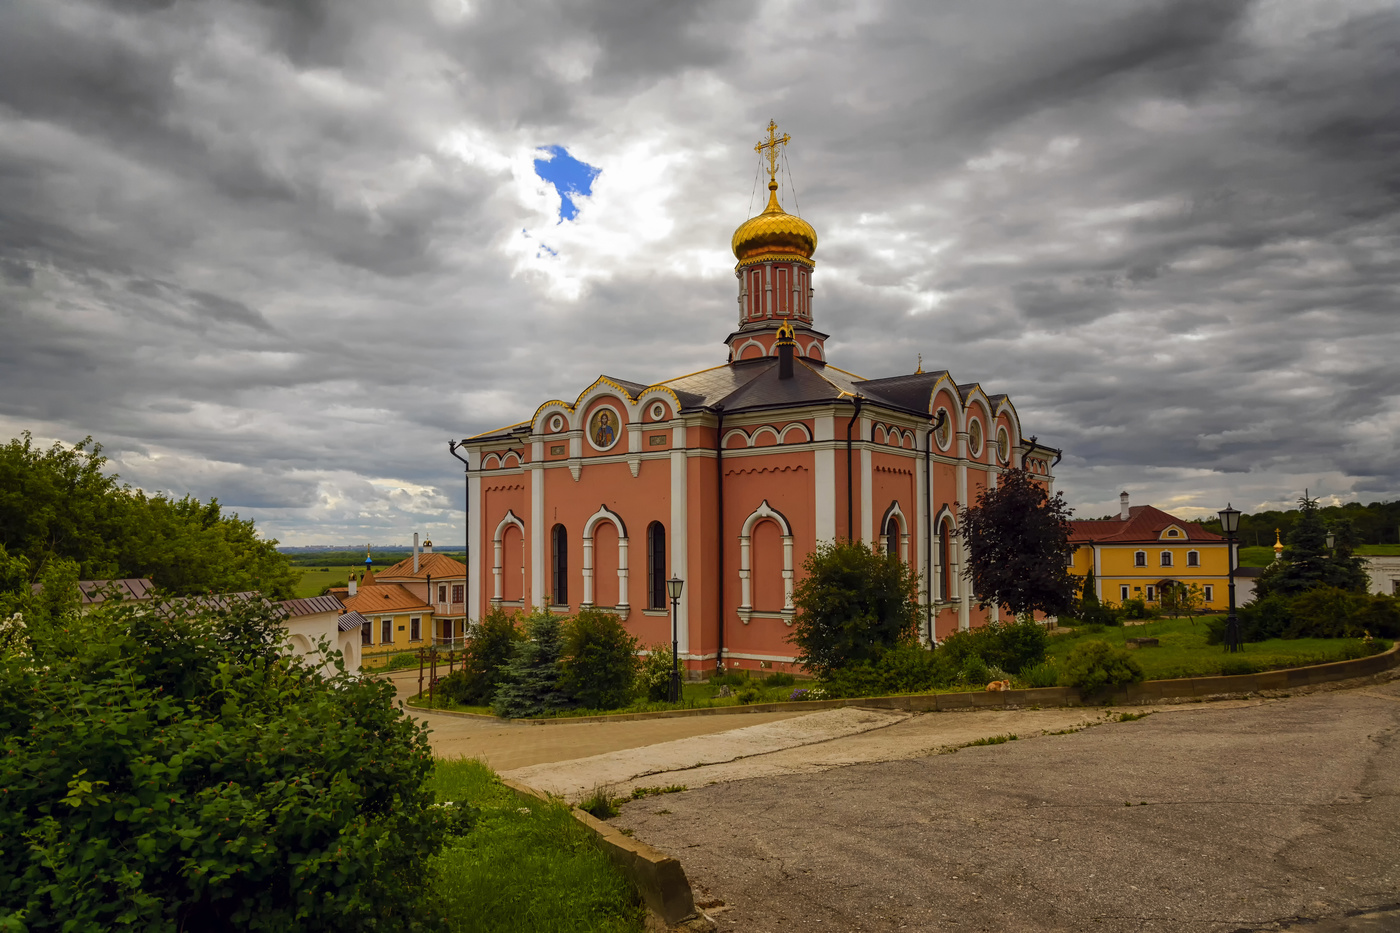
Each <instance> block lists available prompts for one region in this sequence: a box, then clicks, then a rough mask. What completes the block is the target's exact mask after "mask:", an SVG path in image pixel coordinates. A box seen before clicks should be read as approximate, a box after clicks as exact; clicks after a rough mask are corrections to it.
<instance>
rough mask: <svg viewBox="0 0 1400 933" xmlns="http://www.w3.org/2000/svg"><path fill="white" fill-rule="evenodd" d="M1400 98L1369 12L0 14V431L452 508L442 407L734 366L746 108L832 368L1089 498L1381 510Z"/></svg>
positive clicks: (289, 493)
mask: <svg viewBox="0 0 1400 933" xmlns="http://www.w3.org/2000/svg"><path fill="white" fill-rule="evenodd" d="M1397 85H1400V14H1397V13H1396V12H1395V10H1394V7H1393V5H1391V4H1384V3H1369V2H1363V0H1357V2H1355V3H1351V4H1347V3H1340V4H1327V5H1318V4H1309V3H1304V2H1301V0H1268V2H1263V0H1260V2H1243V0H1238V2H1228V3H1221V2H1204V0H1174V2H1167V0H1163V2H1151V3H1140V4H1130V5H1127V6H1125V5H1122V4H1113V3H1107V2H1100V0H1092V2H1091V0H1058V2H1055V3H1049V4H1032V5H1026V4H1022V3H1010V2H995V0H992V2H985V3H979V4H975V5H961V6H958V7H955V8H947V7H931V6H930V5H928V4H924V3H913V2H909V3H898V2H888V3H883V4H880V3H875V4H864V5H858V6H857V5H851V4H845V3H834V2H832V3H812V4H804V5H803V7H802V15H800V16H796V15H793V11H792V9H791V8H790V7H789V6H785V5H782V4H777V3H739V2H709V3H689V4H666V3H655V2H629V3H614V2H602V0H599V2H593V3H586V2H585V3H578V2H557V3H526V4H486V3H477V2H462V0H423V2H421V3H419V4H415V5H402V4H397V5H383V4H374V3H368V2H364V0H348V2H343V3H342V2H337V3H325V2H306V3H281V2H275V3H274V2H262V3H254V2H226V0H205V2H189V3H139V2H109V3H104V2H100V0H14V2H11V3H8V4H5V5H4V6H3V7H0V327H3V328H4V332H5V334H6V339H5V340H4V341H0V398H2V399H3V403H0V422H3V424H4V426H5V427H6V428H7V429H8V430H9V431H10V432H11V433H15V432H17V431H19V430H20V429H23V428H30V429H32V430H34V431H35V433H36V434H38V435H41V436H47V437H61V438H64V439H67V440H76V439H78V438H80V437H82V436H84V435H86V434H92V435H94V436H97V437H99V438H101V439H103V440H105V441H106V442H107V443H108V448H109V451H110V452H111V453H112V454H113V456H114V459H115V460H116V461H117V464H118V467H119V468H120V469H121V471H122V473H123V475H124V476H125V477H126V478H127V479H128V480H130V481H132V482H134V483H138V484H140V485H142V486H143V487H146V488H151V489H162V490H169V491H173V492H176V493H181V494H182V493H184V492H192V493H194V494H196V495H200V496H204V497H207V496H218V497H219V498H220V500H221V501H223V502H224V503H225V504H227V505H229V506H231V507H234V508H237V509H239V510H240V511H241V512H242V513H243V514H244V515H251V516H253V517H256V518H258V520H259V522H260V524H261V525H262V526H264V527H265V528H267V529H268V530H269V531H271V532H272V533H274V534H277V535H279V536H280V537H282V538H283V539H284V540H288V541H341V540H363V539H370V538H372V539H374V540H378V541H391V540H406V539H407V538H408V537H409V536H410V535H411V533H412V531H413V530H424V531H428V532H429V533H436V534H438V535H439V536H440V537H444V538H447V537H450V536H451V534H453V532H452V530H451V529H452V528H453V525H452V522H453V512H452V510H453V509H455V508H456V507H457V503H458V502H459V497H460V487H459V481H460V473H459V472H458V471H457V469H456V461H453V460H451V459H450V458H449V457H447V455H446V449H445V445H446V441H447V439H448V438H449V437H452V436H461V435H464V434H467V433H472V432H475V431H480V430H484V429H487V428H490V427H493V426H496V425H498V424H503V423H508V422H513V421H517V420H519V419H521V418H524V417H528V415H529V414H530V413H531V412H532V411H533V410H534V408H535V406H536V405H537V404H538V403H539V402H540V401H542V400H544V399H546V398H551V397H563V398H573V397H574V395H576V394H577V392H578V391H579V390H580V389H582V388H583V387H584V386H586V385H587V384H588V383H589V382H591V381H592V379H593V378H595V377H596V376H597V375H598V374H599V373H601V372H608V373H611V374H615V375H619V376H624V377H628V378H633V379H638V380H643V381H645V380H650V379H660V378H664V377H666V376H669V375H674V374H676V373H679V372H688V371H692V370H695V369H699V368H702V367H705V366H708V365H714V364H715V363H717V362H719V361H720V360H722V358H723V355H722V348H721V346H720V344H719V341H720V340H722V339H723V337H724V335H725V334H726V333H728V331H729V329H730V328H731V327H732V325H733V323H734V313H735V312H734V307H735V306H734V301H733V294H734V284H733V278H732V272H731V266H732V259H731V258H730V257H729V256H728V255H727V245H728V241H729V236H730V233H731V232H732V230H733V228H734V227H735V226H736V225H737V224H738V223H739V222H741V221H742V220H743V219H744V217H745V216H746V210H747V209H748V208H749V205H750V199H751V195H752V184H753V181H754V176H753V171H754V154H753V152H752V149H751V147H752V145H753V142H754V140H756V139H757V137H758V135H759V130H760V128H761V127H762V126H763V125H764V124H765V123H766V122H767V120H768V118H769V117H770V116H771V117H776V118H777V119H778V120H779V122H780V123H781V124H782V125H783V128H784V129H786V130H787V131H788V132H791V133H792V135H793V137H794V142H793V144H792V146H791V147H790V153H789V158H790V164H791V168H792V180H793V181H794V182H795V183H796V185H797V192H796V193H797V195H798V196H799V202H798V203H800V206H801V208H802V211H803V213H804V215H805V216H806V217H807V218H808V219H809V220H811V221H812V222H813V223H814V224H815V225H816V227H817V229H818V232H819V235H820V236H821V241H822V242H821V247H820V249H819V251H818V254H817V259H818V269H817V277H816V286H817V305H816V313H817V316H818V324H819V326H820V327H822V328H823V329H825V330H827V331H828V332H830V333H831V334H832V341H831V343H830V348H831V351H832V356H833V361H834V362H836V363H838V365H841V366H843V367H844V368H848V369H851V370H854V371H856V372H860V373H863V374H866V375H872V376H874V375H886V374H891V373H895V372H901V371H908V370H909V369H911V368H912V366H913V365H914V362H915V359H916V357H917V354H919V353H922V354H923V356H924V360H925V363H926V365H928V366H930V367H947V368H949V369H951V370H952V372H953V374H954V376H955V377H956V378H957V379H958V380H959V381H979V382H981V383H982V384H983V385H984V386H985V387H986V388H987V389H988V390H989V391H997V392H1008V393H1010V394H1011V395H1012V397H1013V400H1014V402H1015V403H1016V405H1017V408H1018V410H1019V412H1020V413H1021V415H1022V418H1023V419H1024V421H1025V423H1026V425H1027V428H1028V430H1029V431H1031V432H1033V433H1036V434H1038V435H1039V436H1040V437H1041V438H1042V439H1044V440H1047V441H1048V442H1050V443H1053V444H1056V445H1063V446H1064V447H1065V449H1066V459H1065V462H1064V463H1063V464H1062V465H1061V470H1060V473H1061V476H1062V486H1063V487H1064V488H1065V489H1066V490H1067V492H1068V494H1069V495H1070V497H1071V499H1072V501H1074V502H1076V503H1077V504H1079V505H1080V506H1081V511H1083V512H1084V513H1085V514H1101V513H1103V512H1106V511H1109V510H1111V509H1112V508H1113V507H1114V506H1113V503H1114V501H1116V500H1115V498H1114V497H1115V496H1116V493H1117V492H1118V490H1119V489H1120V488H1124V487H1127V488H1129V489H1131V490H1132V491H1133V492H1134V494H1135V495H1136V496H1137V497H1138V501H1145V500H1151V501H1154V502H1157V503H1158V504H1160V505H1164V506H1168V507H1173V508H1178V509H1181V510H1183V511H1186V512H1187V514H1191V513H1190V511H1189V510H1190V509H1192V508H1198V509H1199V508H1214V507H1216V506H1218V505H1219V504H1220V503H1219V501H1217V500H1222V501H1223V500H1224V499H1227V498H1228V499H1231V500H1232V501H1234V502H1235V504H1236V505H1240V504H1242V503H1244V504H1247V505H1248V506H1250V507H1257V506H1259V505H1263V504H1266V503H1286V502H1291V501H1292V500H1293V498H1294V497H1295V496H1296V494H1297V492H1298V490H1299V489H1300V488H1301V487H1303V486H1308V487H1310V488H1311V489H1312V490H1313V491H1314V492H1317V491H1322V492H1323V493H1324V494H1325V495H1335V496H1339V497H1342V498H1352V497H1358V498H1362V499H1365V500H1368V501H1369V500H1370V499H1374V498H1384V497H1389V496H1394V495H1396V494H1397V492H1400V467H1397V466H1395V464H1396V463H1397V462H1400V459H1397V457H1396V440H1395V439H1396V437H1397V436H1400V399H1398V398H1397V390H1396V388H1395V380H1394V377H1393V369H1394V363H1393V361H1394V360H1395V359H1396V357H1397V352H1398V351H1400V329H1397V327H1396V325H1395V324H1394V323H1393V322H1394V320H1395V317H1394V315H1395V312H1396V308H1397V297H1400V210H1397V208H1400V162H1397V161H1396V159H1395V158H1394V153H1395V152H1396V151H1397V149H1400V108H1397V107H1396V104H1395V94H1394V88H1395V87H1396V86H1397ZM542 145H563V146H566V147H567V148H568V149H569V151H570V153H571V154H573V155H574V156H575V157H577V158H579V159H581V160H583V161H585V162H587V163H589V164H590V165H594V166H597V167H598V168H600V169H601V174H600V175H599V177H598V178H597V179H596V181H595V184H594V190H593V193H592V196H591V197H590V198H587V199H585V200H584V201H583V202H581V204H580V214H579V216H578V218H577V219H576V220H575V221H573V222H571V223H569V224H563V225H560V224H557V223H556V222H555V221H556V220H557V218H556V217H555V216H553V214H552V212H553V211H554V210H555V209H556V208H557V197H556V195H555V194H554V193H553V192H552V191H551V190H550V189H549V188H548V187H547V186H546V185H544V184H543V183H542V182H541V181H540V180H539V179H538V178H535V177H534V176H533V174H532V171H531V160H532V156H533V149H534V147H536V146H542ZM785 184H786V181H785ZM791 195H792V192H791V190H790V189H788V188H786V187H785V189H784V196H785V198H790V197H791ZM789 205H791V201H789ZM539 244H543V245H546V246H548V247H549V248H550V249H551V250H553V251H555V253H557V256H555V257H553V258H550V257H548V256H547V254H545V253H544V251H543V250H541V249H539ZM537 254H538V258H537Z"/></svg>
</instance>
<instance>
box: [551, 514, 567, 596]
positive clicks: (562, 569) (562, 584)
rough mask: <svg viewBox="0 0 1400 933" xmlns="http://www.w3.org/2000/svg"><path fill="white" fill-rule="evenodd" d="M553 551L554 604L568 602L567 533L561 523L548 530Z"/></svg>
mask: <svg viewBox="0 0 1400 933" xmlns="http://www.w3.org/2000/svg"><path fill="white" fill-rule="evenodd" d="M549 537H550V540H551V542H553V551H554V605H556V606H567V605H568V604H569V533H568V531H566V530H565V528H564V526H563V525H555V526H554V530H553V531H552V532H550V535H549Z"/></svg>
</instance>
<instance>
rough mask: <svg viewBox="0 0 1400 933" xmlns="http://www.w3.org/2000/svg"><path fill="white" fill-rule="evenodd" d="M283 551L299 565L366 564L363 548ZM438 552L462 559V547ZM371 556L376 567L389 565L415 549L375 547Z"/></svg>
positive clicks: (295, 564)
mask: <svg viewBox="0 0 1400 933" xmlns="http://www.w3.org/2000/svg"><path fill="white" fill-rule="evenodd" d="M283 553H284V554H286V555H287V559H288V560H290V561H291V562H292V564H293V565H294V566H297V567H338V566H341V565H347V566H348V565H350V564H354V565H355V566H356V567H359V568H361V569H363V568H364V566H365V552H364V549H363V548H361V549H359V550H355V551H284V552H283ZM437 553H439V554H446V555H447V556H448V557H451V558H454V559H455V560H461V559H462V551H461V548H460V547H459V548H458V549H457V551H456V552H455V553H454V552H452V551H444V550H443V549H442V548H438V549H437ZM370 556H372V557H373V558H374V566H375V567H376V568H379V567H388V566H389V565H391V564H397V563H398V562H399V561H401V560H403V559H404V558H405V557H412V556H413V550H412V549H411V548H393V549H389V548H385V549H382V550H381V549H379V548H375V549H373V550H371V551H370Z"/></svg>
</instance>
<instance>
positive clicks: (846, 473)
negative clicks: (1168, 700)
mask: <svg viewBox="0 0 1400 933" xmlns="http://www.w3.org/2000/svg"><path fill="white" fill-rule="evenodd" d="M775 129H776V127H774V126H773V125H771V124H770V126H769V137H768V140H767V141H766V142H763V143H760V145H759V147H757V148H759V150H760V151H762V152H764V153H765V155H766V157H767V159H768V163H767V168H768V172H769V183H768V190H769V199H768V204H767V207H766V208H765V210H764V211H763V212H762V213H760V214H759V215H758V216H756V217H753V218H750V219H749V220H747V221H745V222H744V223H743V224H742V225H740V226H739V228H738V229H737V230H736V231H735V233H734V236H733V239H732V242H731V246H732V248H733V251H734V255H735V258H736V259H737V261H738V262H737V265H736V266H735V269H734V272H735V277H736V279H737V282H738V295H737V302H738V310H739V317H738V322H737V325H736V326H735V328H734V330H733V331H732V332H731V333H730V334H729V336H728V337H726V338H725V341H724V343H725V346H726V348H727V359H726V360H725V362H723V363H722V364H721V365H718V366H716V367H714V368H711V369H707V370H703V371H701V372H697V373H692V374H690V375H686V376H680V377H677V378H674V379H666V380H663V381H661V382H657V383H651V384H646V383H641V382H635V381H630V380H627V379H623V378H618V377H614V376H600V377H599V378H598V379H597V380H595V381H594V382H593V383H592V384H591V385H589V386H587V387H586V388H585V389H584V390H583V391H582V392H580V393H579V394H578V396H577V397H576V398H574V399H573V400H571V401H569V400H553V401H547V402H545V403H544V404H542V405H540V406H539V408H538V409H536V410H535V413H534V415H533V416H532V417H531V418H530V419H529V420H528V421H524V422H521V423H519V424H515V425H511V426H508V427H505V428H501V429H499V430H495V431H490V432H487V433H485V434H481V435H478V436H475V437H471V438H468V439H466V440H465V441H462V442H461V444H460V445H457V444H454V445H453V447H454V450H455V452H456V453H457V454H458V455H459V457H460V456H461V455H463V454H465V455H466V459H467V474H468V479H467V500H468V509H467V512H468V518H467V524H468V532H467V533H468V540H469V542H470V548H471V551H470V553H471V559H470V561H469V569H468V575H469V580H468V586H467V589H468V593H469V594H470V597H469V615H470V617H471V618H473V619H477V618H480V617H481V614H482V613H484V612H486V611H487V610H488V609H490V608H491V607H492V606H502V607H506V608H511V607H515V608H526V607H535V606H539V607H551V608H553V609H554V610H555V611H557V612H561V613H563V612H575V611H577V610H578V609H581V608H584V607H598V608H603V609H607V610H609V611H611V612H615V613H617V614H618V615H619V616H621V617H622V618H623V619H624V620H625V621H626V625H627V627H628V629H629V630H630V631H631V632H632V633H633V634H635V635H636V636H637V637H638V638H639V639H640V640H641V641H642V642H643V643H644V644H658V643H669V642H670V641H671V620H670V617H669V610H670V599H669V597H668V595H667V589H666V580H667V578H668V577H676V578H680V579H682V580H683V581H684V586H683V589H682V593H681V597H680V601H679V604H678V606H677V620H678V634H677V640H678V642H679V652H680V655H681V658H682V664H683V665H685V666H686V668H687V669H688V670H689V671H690V672H691V673H692V674H698V673H699V672H701V671H704V670H708V669H713V668H714V667H716V666H717V665H719V664H723V665H724V666H726V667H735V666H738V667H744V668H756V667H758V666H760V665H761V664H762V665H764V666H770V665H782V664H786V663H791V662H792V660H793V655H794V654H795V649H794V648H793V646H792V645H790V644H789V643H788V642H787V635H788V632H789V631H790V626H791V625H792V621H793V615H794V611H795V609H794V606H793V587H794V584H795V582H796V579H797V576H798V574H800V573H801V567H802V562H803V559H804V558H805V557H806V555H807V554H808V553H809V552H810V551H812V550H813V548H814V547H816V545H817V543H818V542H824V541H834V540H837V539H857V540H861V541H864V542H867V543H869V544H870V545H872V546H876V547H880V548H884V549H886V550H888V551H890V552H893V553H897V554H898V555H899V556H900V558H901V559H902V560H904V561H906V562H908V563H909V564H911V565H912V566H913V567H914V568H915V569H916V570H918V571H919V573H920V574H921V575H922V579H923V583H922V589H921V592H920V594H919V595H920V600H921V601H922V603H923V605H924V609H925V611H924V613H923V616H922V620H923V622H922V631H921V637H922V638H923V639H924V640H925V641H927V640H929V639H930V638H938V637H942V636H944V635H946V634H948V633H950V632H953V631H956V630H958V629H966V628H968V627H970V626H974V625H980V624H983V623H984V622H985V621H986V620H988V619H989V618H996V617H997V616H998V611H997V609H995V608H992V609H990V610H984V609H981V608H979V607H978V606H977V604H976V599H975V596H974V594H972V593H971V592H970V591H969V589H968V588H967V586H966V584H965V581H964V579H963V577H962V576H961V569H962V567H963V566H964V564H965V560H966V558H965V554H964V552H963V549H962V545H961V543H960V540H959V537H958V535H957V528H956V525H957V520H958V511H959V509H960V507H961V505H962V504H965V503H968V502H971V501H973V500H974V499H975V498H976V496H977V494H978V493H979V492H980V491H981V490H983V489H985V488H988V487H994V486H995V485H996V482H997V477H998V476H999V475H1000V474H1002V473H1003V472H1004V471H1006V470H1008V469H1011V468H1013V467H1017V466H1020V467H1024V468H1025V469H1027V470H1029V471H1032V472H1033V473H1035V474H1037V475H1038V476H1040V477H1042V478H1043V480H1044V482H1045V483H1046V485H1047V486H1051V485H1052V483H1053V477H1052V476H1051V468H1052V466H1053V463H1052V457H1056V455H1057V454H1058V451H1056V450H1054V449H1053V448H1049V447H1046V446H1043V445H1040V444H1038V443H1036V442H1035V440H1034V438H1032V439H1030V440H1027V439H1026V438H1025V437H1024V435H1023V431H1022V426H1021V421H1020V418H1019V417H1018V415H1017V413H1016V409H1015V407H1014V406H1013V405H1012V404H1011V400H1010V399H1009V398H1007V397H1006V396H1005V395H999V394H993V393H988V392H986V391H984V390H983V388H982V386H981V385H979V384H978V383H975V382H962V383H959V382H958V381H957V380H956V379H955V378H954V377H953V376H952V374H950V373H949V372H947V371H945V370H937V371H929V372H924V371H923V368H922V366H920V368H919V370H918V371H917V372H914V373H909V374H906V375H898V376H890V377H886V378H879V379H866V378H864V377H862V376H858V375H855V374H854V373H851V372H848V371H846V370H844V369H841V368H839V367H837V366H836V365H834V364H832V363H831V362H829V361H828V358H827V349H826V339H827V334H825V333H822V332H821V331H819V330H818V329H817V328H816V324H815V319H814V313H813V303H814V301H813V300H814V294H815V293H814V290H813V285H812V277H813V273H814V270H815V266H816V263H815V262H814V261H813V258H812V257H813V254H814V253H815V251H816V248H817V234H816V231H815V230H814V229H813V227H812V226H811V225H810V224H809V223H808V222H807V221H805V220H803V219H802V218H801V217H799V216H796V215H794V214H789V213H788V212H786V211H785V210H784V209H783V207H782V206H781V204H780V202H779V199H778V184H777V181H776V176H777V165H778V161H777V160H778V148H779V147H780V146H782V145H784V144H785V143H786V141H787V139H788V137H786V136H782V137H778V136H776V135H775ZM362 611H363V610H362Z"/></svg>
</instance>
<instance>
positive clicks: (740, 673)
mask: <svg viewBox="0 0 1400 933" xmlns="http://www.w3.org/2000/svg"><path fill="white" fill-rule="evenodd" d="M665 648H666V657H667V658H668V659H669V658H670V657H671V654H670V652H671V646H670V645H666V646H665ZM668 663H669V660H668ZM670 670H671V669H670V668H669V667H668V668H666V672H667V675H668V676H669V674H670ZM748 682H749V672H748V671H746V670H744V669H743V668H742V667H736V668H732V669H730V670H727V671H725V672H724V673H722V674H711V675H710V686H712V687H743V686H746V685H747V684H748Z"/></svg>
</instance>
